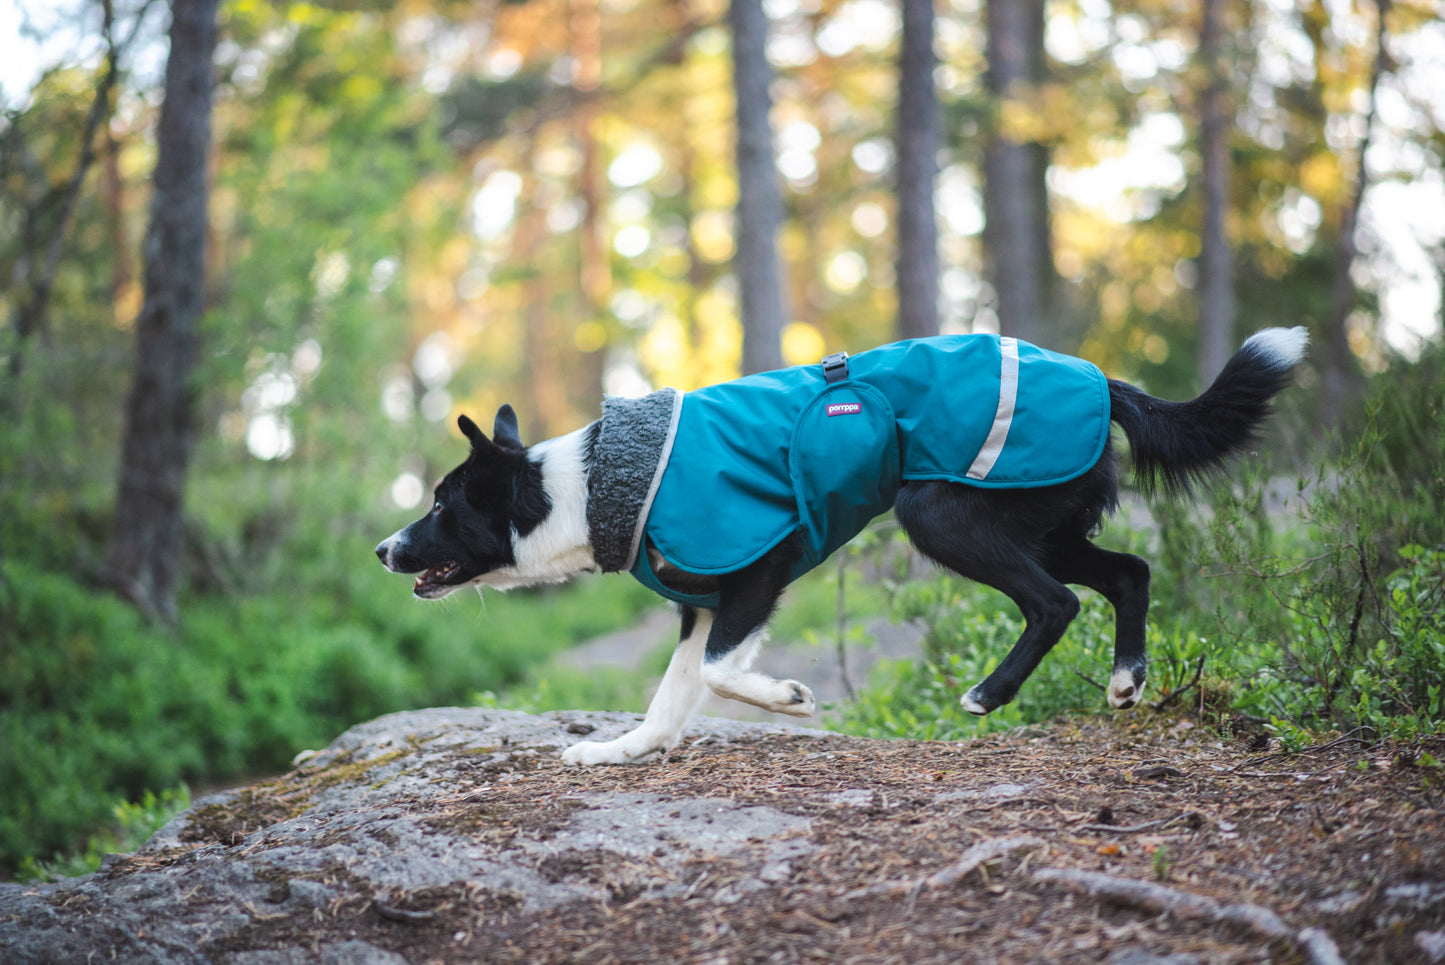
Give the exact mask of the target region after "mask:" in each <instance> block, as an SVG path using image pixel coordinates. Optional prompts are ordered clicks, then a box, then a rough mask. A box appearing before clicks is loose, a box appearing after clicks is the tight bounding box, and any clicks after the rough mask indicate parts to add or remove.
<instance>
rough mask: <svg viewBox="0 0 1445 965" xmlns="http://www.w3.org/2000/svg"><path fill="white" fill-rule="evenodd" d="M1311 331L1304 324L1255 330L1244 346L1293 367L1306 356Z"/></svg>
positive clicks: (1282, 366) (1284, 366) (1282, 364)
mask: <svg viewBox="0 0 1445 965" xmlns="http://www.w3.org/2000/svg"><path fill="white" fill-rule="evenodd" d="M1309 344H1310V333H1309V332H1307V331H1306V330H1305V327H1304V326H1303V325H1296V326H1295V327H1294V328H1266V329H1263V330H1261V331H1258V332H1255V333H1254V334H1253V335H1251V336H1250V337H1249V338H1248V339H1246V340H1245V342H1244V348H1249V349H1254V350H1255V351H1257V352H1259V353H1261V354H1262V355H1267V356H1269V357H1270V358H1271V359H1272V360H1274V361H1275V362H1276V363H1277V364H1278V365H1279V366H1280V367H1281V368H1291V367H1293V366H1295V365H1297V364H1299V360H1300V359H1302V358H1304V357H1305V349H1306V348H1307V347H1308V346H1309Z"/></svg>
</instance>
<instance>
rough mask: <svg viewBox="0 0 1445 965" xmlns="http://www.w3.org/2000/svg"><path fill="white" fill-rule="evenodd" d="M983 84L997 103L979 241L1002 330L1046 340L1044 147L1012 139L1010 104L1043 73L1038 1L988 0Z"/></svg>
mask: <svg viewBox="0 0 1445 965" xmlns="http://www.w3.org/2000/svg"><path fill="white" fill-rule="evenodd" d="M986 7H987V9H986V14H987V22H988V42H987V50H986V55H987V58H988V77H987V80H988V90H989V93H990V94H991V95H992V97H993V99H994V102H995V104H996V107H997V116H996V117H995V122H994V125H993V129H992V130H991V131H990V133H989V136H988V140H987V142H986V144H985V146H984V161H983V168H984V199H983V200H984V233H983V234H984V247H985V248H986V249H987V252H988V258H989V265H990V269H991V281H992V283H993V288H994V292H995V293H996V295H997V297H998V325H999V331H1001V332H1004V333H1006V334H1009V335H1014V336H1017V337H1019V338H1023V339H1027V340H1029V341H1035V342H1037V341H1044V342H1047V341H1049V339H1048V338H1047V333H1048V331H1049V325H1048V324H1047V323H1046V321H1045V316H1046V314H1047V312H1048V311H1049V309H1050V308H1051V303H1052V301H1053V291H1054V288H1055V286H1056V283H1057V277H1056V273H1055V271H1054V259H1053V244H1052V240H1051V235H1050V227H1049V204H1048V186H1047V184H1046V183H1045V181H1044V178H1045V175H1046V174H1047V172H1048V161H1049V159H1048V149H1047V148H1045V147H1044V146H1043V145H1042V144H1038V143H1033V142H1023V141H1018V140H1015V139H1014V136H1013V133H1012V132H1010V131H1009V130H1008V129H1007V126H1006V125H1005V124H1004V123H1002V120H1003V117H1002V115H1004V114H1005V113H1006V112H1005V110H1004V108H1005V106H1006V104H1007V102H1009V101H1015V102H1021V101H1026V100H1027V97H1028V94H1029V93H1030V91H1031V89H1032V88H1034V87H1035V86H1036V85H1037V84H1038V83H1039V82H1040V81H1041V80H1042V78H1043V72H1044V3H1043V0H988V3H987V5H986Z"/></svg>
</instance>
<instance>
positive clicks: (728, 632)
mask: <svg viewBox="0 0 1445 965" xmlns="http://www.w3.org/2000/svg"><path fill="white" fill-rule="evenodd" d="M800 553H801V550H800V549H799V547H798V544H797V542H796V540H787V541H785V542H783V543H780V544H779V545H778V546H776V547H774V548H773V549H772V550H770V551H769V552H768V553H767V554H765V555H764V556H763V557H762V559H760V560H758V561H757V562H756V563H753V564H752V565H751V566H749V567H747V568H746V569H743V570H739V571H738V572H736V573H729V574H728V575H726V576H724V577H721V578H720V579H719V580H718V609H717V617H716V619H715V620H714V621H713V626H712V634H711V635H710V636H709V637H708V641H707V651H706V653H705V654H704V655H703V662H702V679H703V682H704V683H706V684H707V686H708V688H709V689H710V690H711V691H712V692H713V693H715V694H717V695H718V696H719V697H727V698H730V699H732V700H741V701H743V702H744V703H749V704H752V705H754V706H755V707H761V708H763V709H764V710H769V711H772V712H773V713H775V714H788V715H791V716H793V717H811V716H812V715H813V712H814V711H815V710H816V708H817V705H816V703H815V701H814V700H813V692H812V691H811V690H809V689H808V688H807V687H805V686H803V685H802V684H800V683H798V682H797V681H796V680H777V679H775V678H773V677H769V676H768V675H767V674H763V673H758V672H757V671H755V670H750V669H749V668H750V667H751V666H752V663H753V660H754V658H755V657H757V655H758V649H759V648H760V647H761V646H762V643H763V641H764V640H765V639H767V624H768V619H769V618H770V617H772V615H773V610H774V609H775V608H776V607H777V605H778V599H779V597H781V596H782V594H783V587H785V586H787V585H788V578H789V576H790V574H791V571H792V567H793V563H794V562H795V561H796V560H797V559H798V556H799V555H800Z"/></svg>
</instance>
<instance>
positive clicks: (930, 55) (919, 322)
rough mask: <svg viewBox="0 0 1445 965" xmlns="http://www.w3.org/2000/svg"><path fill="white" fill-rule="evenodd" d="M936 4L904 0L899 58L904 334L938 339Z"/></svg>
mask: <svg viewBox="0 0 1445 965" xmlns="http://www.w3.org/2000/svg"><path fill="white" fill-rule="evenodd" d="M936 63H937V58H936V57H935V55H934V52H933V0H903V40H902V45H901V49H900V50H899V54H898V133H897V144H898V270H897V286H898V334H899V337H900V338H921V337H924V336H928V335H937V334H938V225H937V223H936V221H935V219H934V210H933V184H934V179H935V177H936V175H937V174H938V145H939V116H938V93H937V91H936V90H935V88H934V86H933V69H934V66H935V64H936Z"/></svg>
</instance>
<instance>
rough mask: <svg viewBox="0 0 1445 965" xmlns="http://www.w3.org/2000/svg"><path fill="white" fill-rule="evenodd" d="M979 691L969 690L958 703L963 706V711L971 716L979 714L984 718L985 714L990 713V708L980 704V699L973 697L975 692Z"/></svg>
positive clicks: (973, 688)
mask: <svg viewBox="0 0 1445 965" xmlns="http://www.w3.org/2000/svg"><path fill="white" fill-rule="evenodd" d="M977 689H978V688H977V687H971V688H969V691H968V693H966V694H964V695H963V696H962V697H961V698H959V701H958V702H959V703H960V704H962V705H963V709H964V710H966V711H968V712H969V713H970V714H977V715H978V716H980V717H982V716H983V715H984V714H987V713H988V708H987V707H985V706H984V705H983V704H981V703H979V702H978V698H977V697H975V696H974V695H973V692H974V691H975V690H977Z"/></svg>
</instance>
